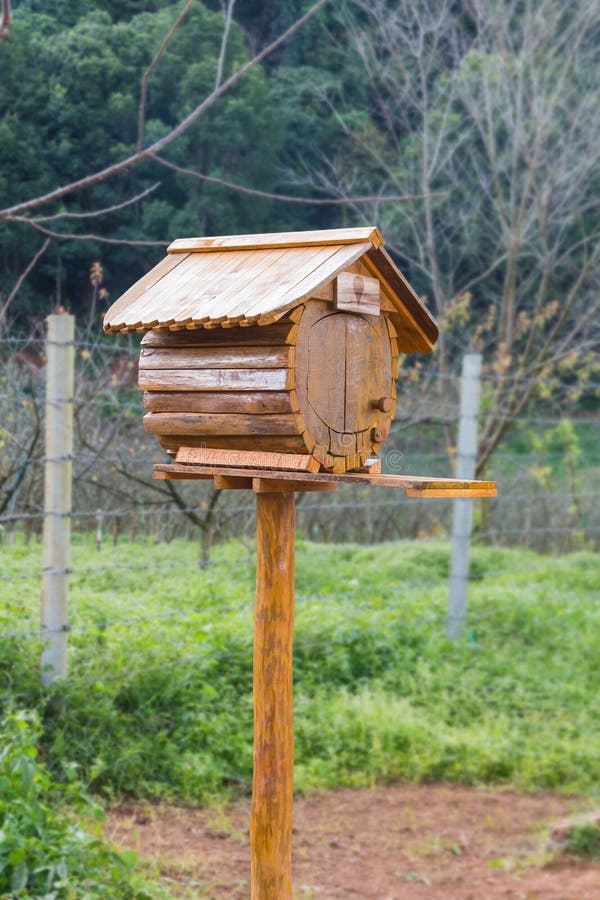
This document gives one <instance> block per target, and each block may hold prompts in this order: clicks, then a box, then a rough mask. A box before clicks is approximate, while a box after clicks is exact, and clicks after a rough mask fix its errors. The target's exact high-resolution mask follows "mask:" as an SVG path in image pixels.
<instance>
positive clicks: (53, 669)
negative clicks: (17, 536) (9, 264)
mask: <svg viewBox="0 0 600 900" xmlns="http://www.w3.org/2000/svg"><path fill="white" fill-rule="evenodd" d="M47 323H48V330H47V339H46V359H47V364H46V462H45V468H44V538H43V542H44V548H43V563H42V567H43V582H42V623H41V639H42V643H43V647H42V658H41V680H42V684H43V685H47V684H50V683H51V682H53V681H54V680H55V679H56V678H64V677H65V676H66V674H67V604H68V592H69V583H68V578H69V575H68V572H69V566H70V560H71V469H72V463H71V456H72V453H73V386H74V338H75V319H74V317H73V316H69V315H65V314H63V315H52V316H48V319H47Z"/></svg>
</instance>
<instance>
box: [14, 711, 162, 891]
mask: <svg viewBox="0 0 600 900" xmlns="http://www.w3.org/2000/svg"><path fill="white" fill-rule="evenodd" d="M40 731H41V729H40V724H39V720H38V717H37V715H36V714H35V713H31V712H9V713H8V714H7V715H6V716H5V717H4V719H3V721H2V745H1V746H0V896H2V897H7V898H8V897H9V898H11V900H17V898H21V897H28V898H32V900H93V898H96V897H97V898H101V897H102V898H106V897H119V898H120V900H149V898H151V897H152V896H156V893H154V894H153V893H151V892H150V891H149V890H148V889H146V888H145V887H144V884H143V882H142V880H141V879H140V876H138V875H137V874H136V873H135V871H134V865H135V856H134V855H133V854H124V853H117V852H116V851H115V850H113V849H112V848H111V847H110V845H108V844H106V843H105V842H104V841H103V840H101V838H100V837H99V832H98V819H99V817H101V811H100V808H99V807H98V806H97V805H96V804H95V803H94V802H93V801H92V800H91V799H90V798H89V797H88V796H87V794H86V793H85V791H84V790H83V788H82V787H81V785H80V784H79V783H78V782H77V781H76V780H75V778H73V780H72V782H71V783H70V784H58V783H55V782H54V781H53V780H52V779H51V777H50V774H49V772H48V769H47V767H46V766H45V764H44V763H43V761H41V760H40V758H39V756H38V752H37V747H36V742H37V740H38V738H39V736H40ZM81 816H83V817H84V819H85V820H86V822H87V823H89V825H91V826H92V832H91V833H90V832H89V831H87V830H84V829H83V828H82V827H81V825H80V822H79V821H78V819H79V818H81ZM94 819H95V820H96V823H95V826H94V822H93V820H94Z"/></svg>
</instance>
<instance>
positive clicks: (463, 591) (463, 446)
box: [447, 353, 481, 640]
mask: <svg viewBox="0 0 600 900" xmlns="http://www.w3.org/2000/svg"><path fill="white" fill-rule="evenodd" d="M480 376H481V354H480V353H467V354H466V355H465V357H464V359H463V369H462V380H461V387H460V421H459V426H458V445H457V454H456V477H457V478H468V479H472V478H474V477H475V467H476V464H477V417H478V414H479V394H480ZM472 520H473V500H470V499H465V498H459V499H456V500H454V503H453V521H452V563H451V567H450V593H449V599H448V622H447V634H448V637H449V638H450V639H451V640H453V639H454V638H457V637H458V636H459V635H460V634H461V633H462V630H463V628H464V625H465V621H466V616H467V584H468V579H469V551H470V545H471V528H472Z"/></svg>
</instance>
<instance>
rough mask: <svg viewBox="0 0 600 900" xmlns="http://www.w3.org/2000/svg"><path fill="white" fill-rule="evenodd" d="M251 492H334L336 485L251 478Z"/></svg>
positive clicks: (333, 483) (328, 482)
mask: <svg viewBox="0 0 600 900" xmlns="http://www.w3.org/2000/svg"><path fill="white" fill-rule="evenodd" d="M216 477H217V476H215V478H216ZM241 480H242V479H240V481H241ZM252 490H253V491H254V493H255V494H273V493H275V494H289V493H292V492H293V491H302V492H306V491H336V490H337V484H336V483H335V482H332V481H327V482H323V483H322V482H316V483H315V482H313V481H296V480H294V481H282V480H281V479H279V478H253V479H252Z"/></svg>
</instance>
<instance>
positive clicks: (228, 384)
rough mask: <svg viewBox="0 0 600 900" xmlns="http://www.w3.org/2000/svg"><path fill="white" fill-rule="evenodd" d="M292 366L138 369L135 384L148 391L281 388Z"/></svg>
mask: <svg viewBox="0 0 600 900" xmlns="http://www.w3.org/2000/svg"><path fill="white" fill-rule="evenodd" d="M293 379H294V370H293V369H141V370H140V372H139V375H138V386H139V387H140V388H141V390H147V391H168V390H179V391H253V390H256V391H284V390H286V388H290V387H293Z"/></svg>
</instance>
